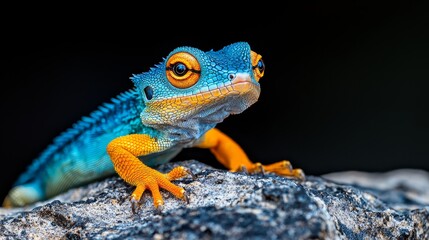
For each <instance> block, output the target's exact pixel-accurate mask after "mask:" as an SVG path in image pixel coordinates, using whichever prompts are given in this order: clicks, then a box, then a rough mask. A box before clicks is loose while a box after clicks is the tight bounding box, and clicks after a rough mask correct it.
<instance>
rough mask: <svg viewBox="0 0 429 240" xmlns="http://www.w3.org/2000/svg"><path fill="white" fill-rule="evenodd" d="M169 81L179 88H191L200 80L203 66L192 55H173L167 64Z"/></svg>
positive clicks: (179, 53)
mask: <svg viewBox="0 0 429 240" xmlns="http://www.w3.org/2000/svg"><path fill="white" fill-rule="evenodd" d="M165 72H166V74H167V79H168V81H169V82H170V83H171V84H172V85H173V86H175V87H177V88H189V87H191V86H193V85H195V84H196V83H197V82H198V80H199V79H200V75H201V66H200V63H199V62H198V60H197V59H196V58H195V57H194V56H193V55H192V54H190V53H187V52H178V53H176V54H174V55H172V56H171V57H170V58H169V59H168V60H167V63H166V71H165Z"/></svg>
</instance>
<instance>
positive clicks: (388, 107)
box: [0, 3, 429, 196]
mask: <svg viewBox="0 0 429 240" xmlns="http://www.w3.org/2000/svg"><path fill="white" fill-rule="evenodd" d="M284 4H285V5H284V6H278V7H273V8H272V10H270V11H266V12H265V11H263V10H262V9H258V5H255V6H253V9H252V11H246V10H244V9H242V10H240V9H228V8H217V10H218V12H217V13H215V14H213V15H210V14H208V13H206V12H205V11H183V12H178V10H179V9H181V8H180V6H182V7H183V5H178V6H173V7H172V9H171V10H173V11H171V12H160V13H155V15H157V14H158V15H157V16H158V18H153V17H150V16H146V15H147V14H148V12H151V11H152V9H150V10H144V8H141V7H139V8H137V7H135V8H134V7H132V6H130V7H129V8H127V9H125V10H123V11H122V10H119V9H116V10H115V11H104V10H102V9H92V10H86V11H77V10H76V11H71V13H69V14H66V13H65V12H63V11H60V10H58V11H52V12H54V13H53V14H44V13H40V12H36V13H33V15H31V14H29V13H21V14H20V16H14V17H2V24H1V26H2V29H1V31H2V32H1V38H2V43H1V46H2V47H1V58H2V67H1V73H0V74H1V75H0V76H1V83H2V87H1V89H2V91H1V92H2V95H1V99H2V101H1V110H2V118H1V119H2V124H1V125H0V127H1V133H2V144H1V158H2V160H1V161H2V163H3V164H2V173H1V176H2V177H1V180H2V181H1V183H0V190H1V193H0V194H1V196H3V195H4V194H5V193H6V191H7V190H8V189H9V187H10V186H11V185H12V183H13V182H14V181H15V179H16V178H17V176H18V175H19V174H20V173H21V172H23V171H24V170H25V169H26V167H27V165H28V164H30V162H31V161H32V160H33V159H34V158H35V157H37V156H38V154H39V153H40V152H41V151H42V150H43V149H44V148H45V147H46V146H47V145H48V144H49V143H51V141H52V138H54V137H55V136H57V135H58V134H59V133H61V132H62V131H64V130H65V129H67V128H68V127H70V126H71V125H72V124H73V123H74V122H75V121H77V120H79V119H80V117H81V116H83V115H87V114H89V113H90V112H91V111H92V110H94V109H95V108H96V107H97V106H98V105H99V104H101V103H103V102H105V101H109V99H110V98H111V97H114V96H116V95H117V94H118V93H120V92H122V91H124V90H126V89H128V88H130V87H132V83H131V81H130V80H129V77H130V76H131V74H133V73H140V72H144V71H147V70H148V69H149V68H150V67H152V66H153V65H154V64H156V63H158V62H160V61H161V60H162V57H165V56H166V55H167V54H168V53H169V51H171V50H172V49H174V48H175V47H178V46H182V45H189V46H193V47H198V48H200V49H202V50H210V49H214V50H218V49H220V48H222V47H223V46H224V45H227V44H230V43H233V42H236V41H247V42H249V43H250V45H251V46H252V48H253V50H255V51H256V52H258V53H260V54H261V55H262V56H263V58H264V61H265V64H266V74H265V76H264V78H262V79H261V82H260V83H261V88H262V92H261V97H260V100H259V101H258V102H257V103H256V104H255V105H253V106H252V107H251V108H249V109H248V110H246V111H245V112H244V113H242V114H241V115H237V116H231V117H229V118H227V119H226V120H225V121H224V122H223V123H221V124H219V125H218V127H219V128H220V129H221V130H223V131H224V132H226V133H227V134H228V135H230V136H231V137H232V138H234V139H235V140H236V141H237V142H238V143H239V144H240V145H241V146H242V147H243V148H244V149H245V150H246V152H247V153H248V155H249V156H250V158H251V159H252V160H253V161H259V162H263V163H270V162H275V161H279V160H283V159H288V160H290V161H291V162H292V164H293V166H294V167H299V168H302V169H304V171H305V172H306V173H307V174H308V175H320V174H323V173H328V172H333V171H343V170H361V171H388V170H392V169H397V168H420V169H425V170H429V148H428V146H429V137H428V136H429V113H428V112H429V109H428V103H429V97H428V86H429V84H428V83H427V82H428V80H429V73H428V72H429V57H428V55H429V35H428V30H429V19H428V14H427V12H428V10H429V9H428V8H427V4H423V3H407V4H402V5H381V4H380V5H374V4H358V3H356V4H353V3H348V4H338V3H335V4H334V3H332V4H327V3H323V4H322V3H319V4H311V3H307V4H301V5H300V4H289V3H284ZM111 7H113V8H115V6H111ZM176 8H177V9H176ZM82 9H85V8H82ZM175 9H176V12H175V11H174V10H175ZM63 10H64V9H63ZM181 10H183V9H181ZM6 11H7V10H6ZM95 13H96V14H95ZM21 16H27V18H25V19H24V21H22V22H18V21H15V20H17V19H18V18H20V17H21ZM21 20H22V19H21ZM190 158H195V159H198V160H201V161H203V162H207V163H209V164H212V165H213V166H216V167H221V166H220V165H219V164H217V163H216V161H215V159H214V157H213V156H212V155H211V154H210V153H209V151H208V150H201V149H187V150H185V151H183V152H182V153H181V154H180V155H179V156H178V157H177V158H176V160H184V159H190Z"/></svg>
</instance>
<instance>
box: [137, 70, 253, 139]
mask: <svg viewBox="0 0 429 240" xmlns="http://www.w3.org/2000/svg"><path fill="white" fill-rule="evenodd" d="M259 94H260V87H259V83H257V82H255V81H252V79H251V77H250V75H249V74H248V73H237V74H236V75H235V77H234V78H233V79H232V80H230V81H228V82H226V83H224V84H223V86H222V84H221V85H220V86H219V85H218V86H217V87H215V88H211V89H210V88H207V89H206V90H204V91H200V92H198V93H197V94H193V95H189V96H179V97H174V98H166V99H160V100H156V101H153V102H150V103H148V104H147V105H146V108H145V110H144V111H143V113H142V114H141V120H142V122H143V124H145V125H147V126H150V127H153V128H155V129H158V130H166V129H168V132H172V133H173V132H176V134H179V135H182V137H183V134H186V135H187V134H191V135H192V136H189V138H193V137H195V136H194V135H201V134H203V133H204V132H205V131H207V130H208V129H210V128H212V127H214V126H215V125H216V124H217V123H220V122H222V121H223V120H224V119H225V118H226V117H228V116H229V115H230V114H238V113H241V112H242V111H244V110H245V109H247V108H248V107H249V106H251V105H252V104H254V103H255V102H256V101H257V100H258V98H259ZM197 137H199V136H197Z"/></svg>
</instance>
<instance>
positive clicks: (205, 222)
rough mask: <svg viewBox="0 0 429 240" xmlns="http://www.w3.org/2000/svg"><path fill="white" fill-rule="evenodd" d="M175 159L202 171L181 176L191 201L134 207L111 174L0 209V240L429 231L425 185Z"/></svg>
mask: <svg viewBox="0 0 429 240" xmlns="http://www.w3.org/2000/svg"><path fill="white" fill-rule="evenodd" d="M179 164H180V165H182V166H185V167H188V168H189V169H191V170H192V171H193V172H194V174H195V175H196V179H195V180H194V179H192V178H184V179H182V180H177V181H175V183H177V184H178V185H180V186H182V187H184V188H185V189H186V190H187V192H188V195H189V198H190V199H189V200H190V201H189V203H185V202H184V201H182V200H178V199H176V198H174V197H173V196H172V195H171V194H169V193H167V192H165V191H163V192H162V195H163V197H164V200H165V206H164V208H163V209H162V210H161V211H156V210H155V209H154V207H153V203H152V197H151V196H150V192H145V194H144V199H143V201H142V202H143V203H142V207H141V209H140V210H139V212H138V214H135V215H133V214H132V213H131V205H130V202H129V201H128V199H129V195H130V193H131V192H132V190H133V188H132V187H131V186H129V185H127V184H126V183H124V182H123V181H122V180H121V179H119V178H118V177H111V178H107V179H105V180H102V181H100V182H97V183H93V184H90V185H88V186H83V187H80V188H76V189H73V190H70V191H69V192H67V193H64V194H62V195H60V196H58V197H56V198H55V199H52V200H50V201H46V202H43V203H39V204H38V205H36V206H32V207H28V208H20V209H13V210H8V209H0V239H429V226H428V222H429V206H428V202H427V201H426V200H427V199H426V198H425V197H424V196H427V194H428V191H429V186H428V185H426V186H424V187H423V189H424V190H425V192H423V193H421V192H419V191H420V190H419V191H416V190H415V189H414V190H413V189H412V188H406V187H403V186H404V185H402V187H398V188H394V190H395V193H392V194H388V192H389V191H390V190H389V189H388V188H384V189H380V188H378V189H377V188H376V187H377V186H375V184H374V185H373V186H365V185H359V183H358V181H355V182H353V183H347V184H345V183H341V182H344V176H347V175H350V174H348V173H347V174H346V175H344V174H343V175H341V174H338V175H326V176H322V177H316V176H308V177H307V180H306V181H298V180H294V179H288V178H283V177H279V176H276V175H272V174H265V175H261V174H257V175H247V174H245V173H231V172H228V171H224V170H218V169H213V168H211V167H209V166H206V165H204V164H202V163H199V162H197V161H186V162H175V163H169V164H166V165H164V166H162V168H160V170H161V171H168V170H169V169H172V168H173V167H174V166H177V165H179ZM400 175H401V173H400V172H397V174H396V175H395V176H400ZM395 176H393V178H395ZM328 178H329V179H332V180H328ZM423 178H424V179H427V178H429V175H428V173H424V174H423ZM341 179H342V180H343V181H341ZM345 179H347V177H346V178H345ZM387 179H390V178H387ZM334 181H335V182H334ZM377 181H379V182H380V181H384V179H382V178H379V179H378V180H377ZM374 186H375V187H374ZM391 186H392V185H391ZM410 186H413V184H411V185H410ZM392 189H393V188H392ZM410 189H411V190H412V192H413V193H412V194H411V195H410V193H409V192H408V191H409V190H410ZM386 193H387V194H386ZM419 194H420V196H423V197H416V195H419ZM410 196H414V197H410Z"/></svg>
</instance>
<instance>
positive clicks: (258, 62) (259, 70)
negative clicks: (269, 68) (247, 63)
mask: <svg viewBox="0 0 429 240" xmlns="http://www.w3.org/2000/svg"><path fill="white" fill-rule="evenodd" d="M250 56H251V58H252V69H253V74H254V75H255V78H256V81H259V79H260V78H261V77H263V76H264V72H265V64H264V61H262V56H261V55H259V54H257V53H256V52H254V51H251V52H250Z"/></svg>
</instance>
